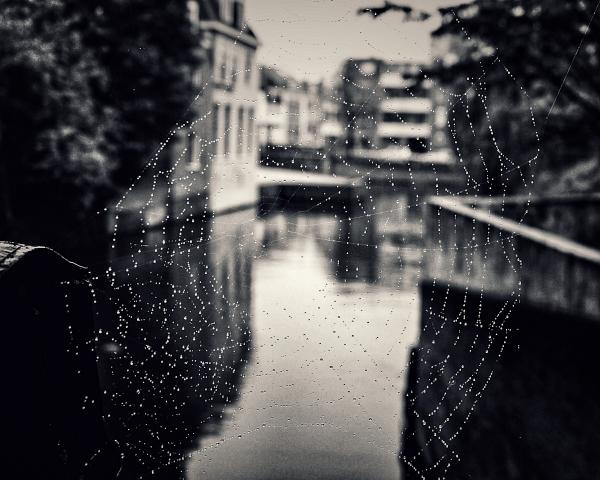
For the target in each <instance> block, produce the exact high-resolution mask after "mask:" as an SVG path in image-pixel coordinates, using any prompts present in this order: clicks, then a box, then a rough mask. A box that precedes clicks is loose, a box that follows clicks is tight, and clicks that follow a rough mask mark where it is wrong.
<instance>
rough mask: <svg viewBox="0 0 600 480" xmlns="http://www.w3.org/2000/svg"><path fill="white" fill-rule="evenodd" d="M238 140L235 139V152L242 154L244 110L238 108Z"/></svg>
mask: <svg viewBox="0 0 600 480" xmlns="http://www.w3.org/2000/svg"><path fill="white" fill-rule="evenodd" d="M237 127H238V130H237V131H238V139H237V151H238V153H243V152H244V109H243V108H242V107H240V110H239V111H238V124H237Z"/></svg>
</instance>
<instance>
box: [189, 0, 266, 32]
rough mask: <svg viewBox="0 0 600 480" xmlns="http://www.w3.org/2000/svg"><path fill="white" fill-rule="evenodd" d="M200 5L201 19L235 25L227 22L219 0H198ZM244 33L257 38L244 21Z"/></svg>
mask: <svg viewBox="0 0 600 480" xmlns="http://www.w3.org/2000/svg"><path fill="white" fill-rule="evenodd" d="M197 1H198V6H199V14H200V20H201V21H216V22H221V23H223V24H225V25H228V26H230V27H234V28H237V27H235V25H233V24H232V23H231V22H226V21H225V20H224V19H223V16H222V15H221V6H220V3H221V2H220V1H219V0H197ZM242 33H245V34H246V35H249V36H250V37H252V38H254V39H256V35H255V33H254V32H253V31H252V29H251V28H250V27H249V26H248V24H246V23H245V22H244V27H243V29H242Z"/></svg>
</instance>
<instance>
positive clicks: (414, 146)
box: [408, 138, 429, 153]
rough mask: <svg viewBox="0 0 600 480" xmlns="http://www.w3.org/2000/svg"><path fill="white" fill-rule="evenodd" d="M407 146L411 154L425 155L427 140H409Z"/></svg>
mask: <svg viewBox="0 0 600 480" xmlns="http://www.w3.org/2000/svg"><path fill="white" fill-rule="evenodd" d="M408 146H409V148H410V151H411V152H414V153H425V152H427V150H428V149H429V139H428V138H410V139H409V140H408Z"/></svg>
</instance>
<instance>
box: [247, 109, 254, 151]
mask: <svg viewBox="0 0 600 480" xmlns="http://www.w3.org/2000/svg"><path fill="white" fill-rule="evenodd" d="M253 148H254V109H253V108H250V109H249V110H248V150H250V151H252V149H253Z"/></svg>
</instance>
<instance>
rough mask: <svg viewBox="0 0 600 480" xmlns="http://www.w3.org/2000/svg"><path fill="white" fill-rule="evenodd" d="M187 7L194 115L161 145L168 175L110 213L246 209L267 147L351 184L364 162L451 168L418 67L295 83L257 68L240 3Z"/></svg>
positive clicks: (228, 0)
mask: <svg viewBox="0 0 600 480" xmlns="http://www.w3.org/2000/svg"><path fill="white" fill-rule="evenodd" d="M188 6H189V15H190V19H191V23H192V25H193V27H194V29H195V30H196V34H197V37H198V48H199V49H200V50H201V53H202V57H203V58H204V61H203V62H202V64H201V66H200V67H199V68H198V69H197V71H195V72H192V75H193V78H194V82H195V85H196V87H197V90H198V96H197V99H196V102H195V108H194V111H195V112H196V113H195V117H194V118H192V119H191V120H190V121H188V122H187V123H185V124H183V125H180V126H179V127H178V128H177V130H176V133H175V135H174V136H173V137H172V138H171V139H170V141H169V147H168V148H167V149H165V152H164V156H165V157H168V162H169V163H168V168H167V169H166V170H165V169H164V162H162V163H160V164H159V167H156V168H155V170H154V171H153V169H152V168H150V169H149V171H147V172H146V175H145V177H146V178H144V179H142V180H140V182H139V184H138V185H137V186H136V188H135V189H133V190H132V191H130V192H129V193H128V194H127V195H126V198H125V199H124V200H123V201H122V202H121V203H120V205H119V207H118V209H120V210H121V211H123V210H124V211H129V212H135V214H136V215H137V214H138V212H140V211H143V215H142V216H143V218H142V222H143V224H144V226H147V225H150V224H159V223H160V222H163V221H164V220H165V219H170V220H173V219H178V218H183V217H184V216H186V217H187V216H189V215H190V214H192V215H193V214H196V213H203V212H210V213H215V214H218V213H224V212H228V211H232V210H239V209H242V208H246V207H253V206H255V205H256V204H257V202H258V188H257V178H258V172H257V167H258V165H259V163H260V161H261V160H262V158H263V157H264V152H265V151H266V150H268V149H273V148H275V149H277V148H278V149H279V151H280V153H281V152H284V153H285V152H286V151H287V152H288V154H289V150H290V149H292V150H294V149H296V150H304V151H305V152H308V153H307V154H306V155H305V158H308V159H309V160H310V158H311V155H312V156H313V158H314V159H315V162H316V163H315V165H314V168H315V169H317V168H320V164H321V163H323V162H328V161H329V160H328V159H329V158H334V157H335V158H336V159H337V162H338V164H341V165H343V166H344V167H345V170H343V171H342V172H338V173H344V174H346V175H360V174H361V171H360V169H359V168H358V166H360V164H361V162H365V161H367V162H371V163H372V162H373V161H376V162H380V163H386V164H406V163H407V162H409V161H410V162H419V161H421V162H427V163H431V162H432V161H436V162H441V163H444V162H446V163H447V162H450V161H451V160H450V159H451V155H450V154H449V149H448V142H447V139H446V134H445V132H446V123H447V122H446V118H445V117H446V114H445V105H444V102H445V101H446V99H445V98H443V97H442V96H440V95H439V89H436V88H432V85H430V84H428V83H427V82H416V80H415V78H414V77H415V74H416V73H418V71H419V69H420V67H419V66H417V65H413V64H403V63H390V62H386V61H383V60H381V59H374V58H373V59H362V60H356V59H350V60H347V61H346V62H345V63H344V64H343V65H342V67H341V70H340V73H339V75H338V80H337V81H336V82H334V83H332V84H325V83H324V82H321V83H310V82H306V81H299V80H296V79H293V78H291V77H289V76H286V75H285V74H283V73H282V72H279V71H277V70H276V69H274V68H270V67H260V66H259V65H258V63H257V59H256V52H257V49H258V48H259V40H258V38H257V36H256V35H255V33H254V32H253V31H252V29H251V27H250V26H249V25H248V23H247V22H246V18H245V11H244V1H243V0H190V1H189V2H188ZM314 152H317V154H316V155H315V153H314ZM294 155H295V153H294ZM288 156H289V155H288ZM293 160H294V158H292V161H293ZM263 163H264V162H263ZM278 166H281V165H278ZM355 167H356V168H355ZM326 171H327V170H326ZM328 171H331V170H328ZM165 172H166V173H167V174H165Z"/></svg>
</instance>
